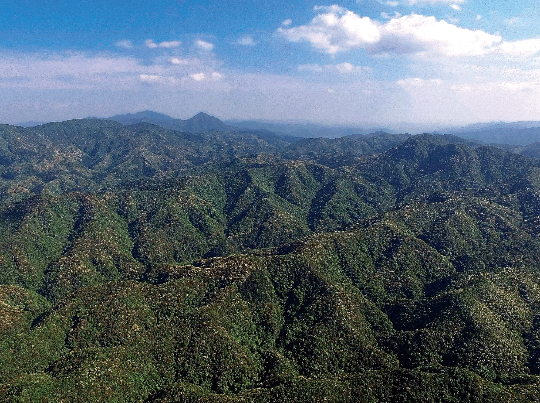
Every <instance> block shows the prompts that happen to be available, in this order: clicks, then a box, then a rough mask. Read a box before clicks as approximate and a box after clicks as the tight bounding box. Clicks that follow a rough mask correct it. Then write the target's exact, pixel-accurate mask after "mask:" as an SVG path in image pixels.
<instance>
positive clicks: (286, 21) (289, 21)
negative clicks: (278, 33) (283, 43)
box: [281, 18, 292, 27]
mask: <svg viewBox="0 0 540 403" xmlns="http://www.w3.org/2000/svg"><path fill="white" fill-rule="evenodd" d="M291 24H292V20H291V19H290V18H289V19H286V20H285V21H283V22H282V23H281V25H283V26H284V27H288V26H289V25H291Z"/></svg>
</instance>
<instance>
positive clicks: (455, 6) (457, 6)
mask: <svg viewBox="0 0 540 403" xmlns="http://www.w3.org/2000/svg"><path fill="white" fill-rule="evenodd" d="M450 7H452V8H453V9H454V10H456V11H461V7H460V6H459V5H458V4H452V5H451V6H450Z"/></svg>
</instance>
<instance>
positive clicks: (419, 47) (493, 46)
mask: <svg viewBox="0 0 540 403" xmlns="http://www.w3.org/2000/svg"><path fill="white" fill-rule="evenodd" d="M453 3H456V2H453ZM315 10H316V11H321V13H320V14H319V15H317V16H316V17H315V18H313V20H312V21H311V22H310V23H308V24H306V25H301V26H297V27H291V28H284V27H280V28H279V29H278V33H279V34H281V35H282V36H283V37H284V38H286V39H287V40H288V41H291V42H307V43H309V44H310V45H311V46H313V47H314V48H316V49H319V50H321V51H322V52H324V53H327V54H330V55H335V54H337V53H340V52H345V51H349V50H351V49H365V50H366V52H368V53H369V54H372V55H382V54H419V55H422V56H446V57H464V56H483V55H487V54H494V53H499V54H501V53H504V54H514V55H520V56H525V57H527V56H531V55H534V54H535V53H536V52H537V51H538V50H536V49H537V48H538V40H537V39H531V40H527V41H517V42H506V41H503V39H502V37H501V36H499V35H493V34H489V33H487V32H484V31H481V30H470V29H466V28H461V27H458V26H457V25H454V24H451V23H449V22H447V21H444V20H437V19H436V18H435V17H432V16H424V15H419V14H414V13H413V14H410V15H405V16H400V15H399V14H396V15H395V16H394V17H393V18H392V19H390V20H389V21H387V22H386V23H380V22H378V21H376V20H372V19H370V18H369V17H361V16H359V15H357V14H355V13H354V12H352V11H349V10H346V9H344V8H342V7H340V6H336V5H334V6H330V7H316V8H315Z"/></svg>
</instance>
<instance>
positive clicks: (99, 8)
mask: <svg viewBox="0 0 540 403" xmlns="http://www.w3.org/2000/svg"><path fill="white" fill-rule="evenodd" d="M539 15H540V2H539V1H538V0H514V1H511V0H494V1H489V2H488V1H486V0H356V1H355V0H341V1H338V0H333V1H332V0H330V1H329V2H324V1H321V0H314V1H312V0H300V1H296V2H292V3H291V2H290V1H281V0H228V1H227V0H225V1H220V2H217V1H206V0H198V1H195V0H146V1H140V0H132V1H130V2H126V1H119V0H80V1H62V0H40V1H36V0H17V1H14V0H3V1H2V2H0V94H1V95H2V96H0V122H2V123H12V124H13V123H20V122H26V121H37V122H42V121H52V120H66V119H73V118H84V117H88V116H96V117H107V116H112V115H115V114H121V113H132V112H137V111H142V110H154V111H157V112H161V113H166V114H168V115H170V116H172V117H175V118H181V119H187V118H189V117H191V116H193V115H195V114H196V113H198V112H200V111H204V112H206V113H209V114H211V115H214V116H216V117H218V118H220V119H223V120H231V119H235V120H269V121H295V122H313V123H323V124H328V125H335V124H340V125H357V126H358V125H364V126H392V125H399V124H401V123H414V124H418V125H424V126H426V127H437V126H448V125H463V124H469V123H476V122H493V121H508V122H511V121H540V26H539V24H538V16H539Z"/></svg>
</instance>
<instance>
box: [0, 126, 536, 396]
mask: <svg viewBox="0 0 540 403" xmlns="http://www.w3.org/2000/svg"><path fill="white" fill-rule="evenodd" d="M198 124H201V125H204V122H202V123H201V122H198ZM0 170H1V172H0V174H1V176H0V195H1V197H0V217H1V218H0V333H1V335H0V361H1V362H0V399H1V400H3V401H8V402H10V401H11V402H35V401H36V402H42V401H43V402H47V401H49V402H53V401H54V402H55V401H65V402H76V401H111V402H131V401H146V402H233V401H234V402H237V401H244V402H275V401H284V402H286V401H296V402H313V401H335V402H340V401H341V402H352V401H354V402H379V401H394V402H423V401H425V402H492V401H496V400H501V401H511V402H520V401H521V402H530V401H539V400H540V321H539V320H538V318H539V316H540V275H539V274H540V260H539V259H538V257H539V256H540V239H539V235H540V164H539V163H538V162H537V161H536V160H534V159H531V158H528V157H525V156H522V155H518V154H514V153H510V152H508V151H505V150H502V149H500V148H494V147H486V146H481V145H479V144H477V143H471V142H469V141H467V140H463V139H460V138H458V137H454V136H434V135H416V136H410V135H389V134H386V133H376V134H373V135H369V136H349V137H346V138H341V139H334V140H329V139H303V140H299V141H295V140H294V139H291V138H286V137H280V136H277V135H273V134H271V133H268V132H247V131H246V132H235V131H226V132H222V131H212V132H201V133H187V132H178V131H174V130H170V129H165V128H161V127H158V126H154V125H151V124H149V123H137V124H135V125H131V126H124V125H122V124H120V123H118V122H113V121H103V120H97V119H89V120H78V121H69V122H61V123H50V124H47V125H42V126H38V127H35V128H20V127H14V126H7V125H5V126H2V127H0Z"/></svg>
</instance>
